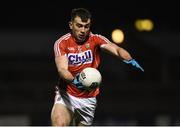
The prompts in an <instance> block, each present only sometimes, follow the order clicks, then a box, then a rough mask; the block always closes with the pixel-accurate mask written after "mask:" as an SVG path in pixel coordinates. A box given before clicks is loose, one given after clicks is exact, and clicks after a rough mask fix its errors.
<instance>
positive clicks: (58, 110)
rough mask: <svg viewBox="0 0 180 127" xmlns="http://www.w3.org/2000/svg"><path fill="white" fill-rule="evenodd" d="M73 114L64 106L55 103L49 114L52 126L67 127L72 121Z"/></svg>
mask: <svg viewBox="0 0 180 127" xmlns="http://www.w3.org/2000/svg"><path fill="white" fill-rule="evenodd" d="M72 116H73V113H72V111H70V110H69V109H68V108H67V107H66V106H65V105H63V104H59V103H55V104H54V106H53V108H52V112H51V121H52V125H53V126H68V125H70V122H71V120H72Z"/></svg>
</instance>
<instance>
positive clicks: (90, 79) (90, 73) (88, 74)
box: [79, 67, 102, 88]
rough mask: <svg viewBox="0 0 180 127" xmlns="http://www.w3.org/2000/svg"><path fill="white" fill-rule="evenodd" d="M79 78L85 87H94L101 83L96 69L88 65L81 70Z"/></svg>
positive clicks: (100, 77)
mask: <svg viewBox="0 0 180 127" xmlns="http://www.w3.org/2000/svg"><path fill="white" fill-rule="evenodd" d="M79 80H80V82H81V83H82V84H83V85H84V86H85V87H89V88H94V87H98V86H99V85H100V84H101V81H102V76H101V73H100V72H99V71H98V70H97V69H95V68H91V67H88V68H85V69H84V70H82V71H81V73H80V75H79Z"/></svg>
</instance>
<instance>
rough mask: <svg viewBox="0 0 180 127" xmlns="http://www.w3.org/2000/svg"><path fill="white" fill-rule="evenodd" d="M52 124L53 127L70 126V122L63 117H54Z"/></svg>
mask: <svg viewBox="0 0 180 127" xmlns="http://www.w3.org/2000/svg"><path fill="white" fill-rule="evenodd" d="M51 124H52V126H68V122H67V121H66V120H65V119H63V118H62V117H61V116H52V118H51Z"/></svg>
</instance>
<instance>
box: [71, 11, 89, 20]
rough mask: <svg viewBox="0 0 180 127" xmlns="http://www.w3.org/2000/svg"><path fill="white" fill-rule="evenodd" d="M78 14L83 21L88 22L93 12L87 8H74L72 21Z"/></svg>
mask: <svg viewBox="0 0 180 127" xmlns="http://www.w3.org/2000/svg"><path fill="white" fill-rule="evenodd" d="M76 16H79V17H80V18H81V20H82V21H83V22H87V20H88V19H91V13H90V12H89V11H88V10H87V9H85V8H74V9H72V11H71V21H73V20H74V19H75V18H76Z"/></svg>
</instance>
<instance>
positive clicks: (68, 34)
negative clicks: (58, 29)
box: [55, 33, 71, 44]
mask: <svg viewBox="0 0 180 127" xmlns="http://www.w3.org/2000/svg"><path fill="white" fill-rule="evenodd" d="M70 37H71V33H67V34H65V35H63V36H61V37H60V38H58V39H57V40H56V41H55V44H60V43H61V42H64V41H66V40H68V39H69V38H70Z"/></svg>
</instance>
